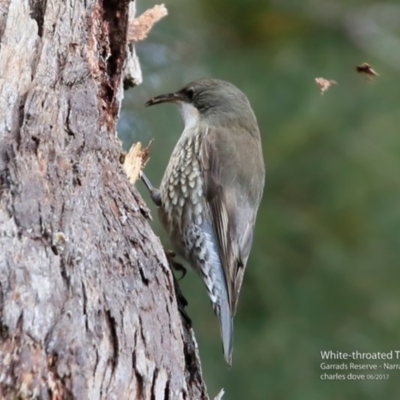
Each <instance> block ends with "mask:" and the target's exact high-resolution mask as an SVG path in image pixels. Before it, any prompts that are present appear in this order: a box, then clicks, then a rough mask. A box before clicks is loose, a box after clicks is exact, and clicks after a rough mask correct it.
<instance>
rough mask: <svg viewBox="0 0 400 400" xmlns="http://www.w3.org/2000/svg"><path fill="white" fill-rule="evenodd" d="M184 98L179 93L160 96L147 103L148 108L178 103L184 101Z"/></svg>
mask: <svg viewBox="0 0 400 400" xmlns="http://www.w3.org/2000/svg"><path fill="white" fill-rule="evenodd" d="M182 100H183V97H182V95H181V94H180V93H179V92H177V93H167V94H160V95H159V96H156V97H152V98H151V99H150V100H149V101H148V102H147V103H146V107H149V106H154V105H155V104H160V103H167V102H168V103H175V102H177V101H182Z"/></svg>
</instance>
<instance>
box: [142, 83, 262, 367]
mask: <svg viewBox="0 0 400 400" xmlns="http://www.w3.org/2000/svg"><path fill="white" fill-rule="evenodd" d="M167 101H168V102H175V103H177V104H178V105H179V106H180V110H181V113H182V116H183V118H184V121H185V128H184V131H183V133H182V135H181V137H180V139H179V141H178V143H177V144H176V146H175V149H174V151H173V153H172V155H171V158H170V161H169V163H168V166H167V168H166V171H165V173H164V177H163V179H162V182H161V186H160V190H159V191H157V190H156V189H154V188H153V187H152V186H151V185H150V184H149V183H146V182H145V183H146V185H147V186H148V187H149V189H150V191H151V192H152V197H153V199H154V200H155V201H156V203H157V204H158V205H159V206H160V208H159V214H160V218H161V221H162V223H163V225H164V227H165V229H166V230H167V232H168V234H169V236H170V238H171V242H172V245H173V246H174V248H175V250H176V252H177V253H178V254H179V255H181V256H182V257H183V258H184V259H186V260H187V261H188V262H189V263H190V264H191V265H192V267H193V268H194V269H195V270H197V271H198V272H199V273H200V274H201V275H202V277H203V279H204V282H205V285H206V287H207V291H208V294H209V297H210V299H211V302H212V304H213V308H214V311H215V313H216V315H217V316H218V319H219V322H220V330H221V336H222V341H223V349H224V356H225V359H226V361H227V362H228V364H231V360H232V350H233V316H234V315H235V312H236V308H237V302H238V298H239V293H240V289H241V286H242V281H243V275H244V271H245V268H246V264H247V260H248V257H249V254H250V249H251V244H252V240H253V231H254V224H255V219H256V214H257V210H258V207H259V204H260V201H261V197H262V192H263V188H264V180H265V167H264V161H263V156H262V148H261V141H260V133H259V129H258V125H257V121H256V117H255V115H254V113H253V110H252V109H251V106H250V103H249V101H248V99H247V97H246V96H245V95H244V94H243V93H242V92H241V91H240V90H239V89H238V88H236V87H235V86H234V85H232V84H230V83H228V82H225V81H220V80H215V79H202V80H198V81H194V82H191V83H189V84H188V85H186V86H185V87H184V88H183V89H181V90H180V91H178V92H176V93H171V94H167V95H161V96H157V97H154V98H152V99H151V100H149V102H148V103H147V105H153V104H158V103H162V102H167Z"/></svg>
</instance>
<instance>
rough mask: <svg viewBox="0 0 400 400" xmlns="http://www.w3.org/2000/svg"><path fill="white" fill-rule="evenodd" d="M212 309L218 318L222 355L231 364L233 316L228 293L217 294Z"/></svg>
mask: <svg viewBox="0 0 400 400" xmlns="http://www.w3.org/2000/svg"><path fill="white" fill-rule="evenodd" d="M214 311H215V314H216V315H217V317H218V320H219V327H220V330H221V337H222V345H223V349H224V357H225V360H226V362H227V363H228V365H229V366H231V365H232V352H233V318H232V312H231V308H230V306H229V301H228V293H226V294H224V293H223V294H222V296H219V298H218V300H217V303H216V304H214Z"/></svg>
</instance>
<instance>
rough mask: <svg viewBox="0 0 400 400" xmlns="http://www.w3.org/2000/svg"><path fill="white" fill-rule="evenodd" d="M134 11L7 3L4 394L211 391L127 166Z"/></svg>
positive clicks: (0, 289) (0, 291) (1, 219)
mask: <svg viewBox="0 0 400 400" xmlns="http://www.w3.org/2000/svg"><path fill="white" fill-rule="evenodd" d="M128 9H129V2H128V1H127V0H125V1H104V2H96V1H94V0H86V1H84V0H76V1H46V0H5V1H2V3H1V5H0V40H1V47H0V398H2V399H11V398H12V399H14V398H21V399H25V398H42V399H91V400H95V399H114V398H115V399H206V398H208V397H207V394H206V389H205V385H204V383H203V380H202V377H201V371H200V366H199V361H198V357H197V354H196V345H195V342H194V338H193V332H192V331H191V329H190V328H189V327H187V326H185V324H183V323H182V321H181V317H180V314H179V311H178V308H177V301H176V297H175V291H174V284H173V280H172V275H171V271H170V269H169V267H168V266H167V263H166V259H165V255H164V252H163V250H162V247H161V244H160V242H159V240H158V238H157V237H155V236H154V234H153V232H152V231H151V229H150V228H149V225H148V223H147V220H146V215H147V208H146V206H145V205H144V204H143V202H142V200H141V198H140V196H139V194H138V192H137V191H136V189H135V188H134V187H132V185H130V184H129V182H128V180H127V178H126V176H125V175H124V173H123V171H122V168H121V165H120V163H119V155H120V151H121V145H120V142H119V140H118V139H117V138H116V122H117V118H118V113H119V109H120V105H121V104H120V102H121V99H122V95H123V92H122V90H123V89H122V80H123V76H122V69H123V65H124V63H125V60H126V57H127V54H126V52H127V46H126V42H125V37H126V31H127V23H128ZM139 72H140V71H139ZM136 76H140V73H137V74H136Z"/></svg>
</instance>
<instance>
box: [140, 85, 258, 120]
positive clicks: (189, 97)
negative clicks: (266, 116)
mask: <svg viewBox="0 0 400 400" xmlns="http://www.w3.org/2000/svg"><path fill="white" fill-rule="evenodd" d="M165 102H169V103H176V104H177V105H178V106H179V107H180V109H181V113H182V116H183V119H184V121H185V125H186V127H187V126H188V125H190V124H192V123H195V122H197V121H198V120H199V119H205V118H206V119H208V120H209V122H215V123H219V124H222V123H224V122H225V121H232V119H238V118H239V119H241V118H246V119H250V120H251V121H252V122H253V121H254V122H255V116H254V113H253V111H252V109H251V107H250V103H249V101H248V99H247V97H246V96H245V94H244V93H243V92H241V91H240V90H239V89H238V88H237V87H236V86H234V85H232V84H231V83H229V82H226V81H222V80H218V79H199V80H196V81H193V82H190V83H188V84H187V85H186V86H185V87H183V88H182V89H180V90H178V91H177V92H174V93H167V94H162V95H160V96H156V97H153V98H152V99H150V100H149V101H148V102H147V103H146V106H152V105H155V104H160V103H165Z"/></svg>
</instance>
